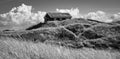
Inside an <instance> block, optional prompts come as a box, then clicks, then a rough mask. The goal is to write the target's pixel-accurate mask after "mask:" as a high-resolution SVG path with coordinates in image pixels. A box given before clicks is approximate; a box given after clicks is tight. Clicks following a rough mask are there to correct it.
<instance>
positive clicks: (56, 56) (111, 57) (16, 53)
mask: <svg viewBox="0 0 120 59" xmlns="http://www.w3.org/2000/svg"><path fill="white" fill-rule="evenodd" d="M119 56H120V54H119V52H115V51H113V52H110V51H104V50H94V49H89V48H82V49H69V48H65V47H62V46H56V45H50V44H49V45H48V44H44V43H33V42H26V41H24V42H23V41H18V40H15V39H12V38H2V39H1V40H0V59H119V58H120V57H119Z"/></svg>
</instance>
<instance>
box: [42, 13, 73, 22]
mask: <svg viewBox="0 0 120 59" xmlns="http://www.w3.org/2000/svg"><path fill="white" fill-rule="evenodd" d="M71 18H72V16H71V15H70V14H69V13H57V12H54V13H51V12H49V13H47V14H46V15H45V17H44V19H45V22H46V21H55V20H57V21H62V20H66V19H71Z"/></svg>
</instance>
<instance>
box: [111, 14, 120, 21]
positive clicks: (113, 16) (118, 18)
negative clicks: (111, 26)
mask: <svg viewBox="0 0 120 59" xmlns="http://www.w3.org/2000/svg"><path fill="white" fill-rule="evenodd" d="M111 19H113V21H120V13H117V14H113V15H112V16H111Z"/></svg>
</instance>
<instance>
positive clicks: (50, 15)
mask: <svg viewBox="0 0 120 59" xmlns="http://www.w3.org/2000/svg"><path fill="white" fill-rule="evenodd" d="M47 15H48V16H49V17H51V18H71V17H72V16H71V15H70V14H69V13H47Z"/></svg>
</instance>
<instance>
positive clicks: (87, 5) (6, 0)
mask: <svg viewBox="0 0 120 59" xmlns="http://www.w3.org/2000/svg"><path fill="white" fill-rule="evenodd" d="M22 3H24V4H26V5H31V6H33V8H34V9H35V11H38V10H40V11H54V10H56V8H58V9H71V8H79V10H80V13H83V14H84V13H88V12H92V11H97V10H102V11H105V12H108V13H118V12H120V0H0V13H6V12H8V11H10V10H11V9H12V8H13V7H18V6H20V5H21V4H22Z"/></svg>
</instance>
